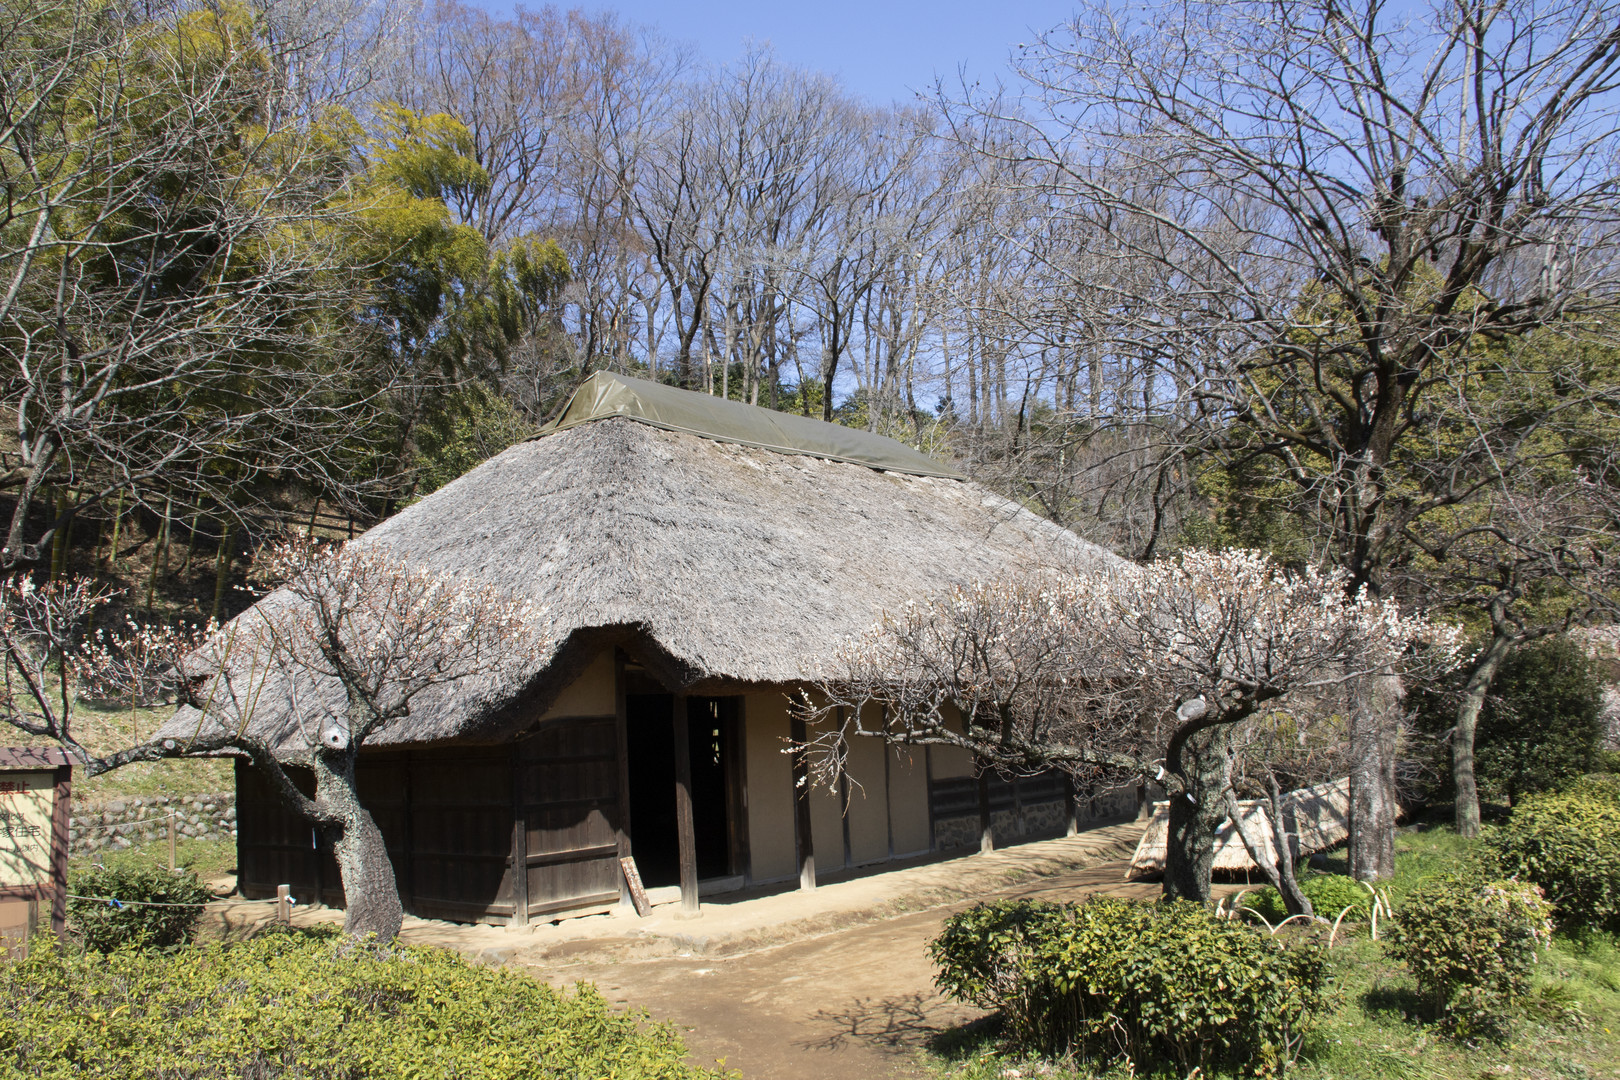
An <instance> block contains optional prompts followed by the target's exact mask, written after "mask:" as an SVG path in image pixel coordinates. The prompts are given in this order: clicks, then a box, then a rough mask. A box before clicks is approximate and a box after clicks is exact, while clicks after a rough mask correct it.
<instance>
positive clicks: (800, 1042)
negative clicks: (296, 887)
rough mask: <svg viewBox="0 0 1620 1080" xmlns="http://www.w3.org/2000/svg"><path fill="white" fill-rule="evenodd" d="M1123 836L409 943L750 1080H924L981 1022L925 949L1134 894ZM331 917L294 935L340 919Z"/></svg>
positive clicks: (306, 915) (418, 934) (447, 931)
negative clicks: (1059, 904) (944, 926)
mask: <svg viewBox="0 0 1620 1080" xmlns="http://www.w3.org/2000/svg"><path fill="white" fill-rule="evenodd" d="M1141 828H1142V827H1141V825H1140V824H1138V823H1134V822H1132V823H1125V824H1119V825H1112V826H1106V827H1103V828H1100V829H1093V830H1089V831H1087V832H1085V833H1082V834H1080V835H1078V836H1074V837H1068V838H1065V839H1059V840H1049V841H1045V842H1042V843H1035V844H1025V845H1021V846H1018V847H1013V848H1008V849H1005V850H1002V851H997V852H993V853H990V854H987V855H974V856H970V857H966V858H960V859H954V860H950V861H945V862H933V863H928V864H925V865H920V866H913V867H909V868H906V869H900V870H893V871H890V872H887V873H881V874H873V875H870V876H867V877H861V878H855V879H853V880H848V881H842V882H838V883H836V884H831V885H823V886H822V887H821V888H819V889H817V890H816V891H815V892H813V893H802V892H799V891H797V890H794V891H783V892H779V893H776V894H774V895H767V896H754V897H746V898H735V899H732V898H727V899H725V900H724V901H723V902H713V903H705V904H704V905H703V911H702V914H701V915H700V916H699V917H697V918H686V919H683V918H682V917H681V916H680V914H679V912H678V910H677V907H676V905H673V904H670V905H664V906H659V907H655V908H654V909H653V911H652V912H651V914H650V915H649V917H647V918H645V919H637V918H636V917H635V916H634V914H632V913H627V912H622V911H621V912H617V913H615V914H612V915H606V916H595V917H589V918H581V919H571V920H567V921H565V922H562V923H559V924H555V925H553V924H545V925H541V926H538V927H530V928H527V929H524V930H513V929H506V928H501V927H488V926H458V925H454V924H450V923H441V922H433V921H429V920H419V919H410V920H407V924H406V927H405V930H404V932H403V933H402V934H401V937H402V939H403V940H405V941H407V942H412V943H422V944H434V945H442V946H446V947H449V948H455V949H458V950H461V951H463V952H466V953H468V954H469V955H472V956H474V957H476V958H478V959H479V960H481V961H483V962H488V963H508V964H516V965H521V966H523V967H525V968H527V969H528V970H530V971H532V972H533V973H534V975H535V976H536V977H537V978H542V979H546V980H547V981H549V982H552V983H554V984H556V985H558V986H569V985H572V984H573V983H575V982H581V981H585V982H593V983H595V984H596V985H597V987H598V988H599V989H600V990H601V991H602V993H603V994H604V996H606V997H607V998H608V999H609V1000H610V1001H615V1002H619V1003H622V1004H625V1005H627V1006H632V1007H635V1008H640V1009H645V1010H646V1011H647V1012H648V1013H650V1014H651V1015H652V1016H654V1017H656V1018H658V1019H662V1020H669V1021H672V1022H674V1023H675V1024H677V1025H679V1026H680V1027H681V1028H683V1029H686V1030H685V1038H686V1042H687V1045H688V1047H689V1048H690V1050H691V1058H692V1060H693V1061H696V1062H702V1063H713V1062H715V1061H717V1060H721V1059H723V1060H724V1061H725V1063H726V1065H727V1067H729V1068H734V1069H738V1070H740V1071H741V1072H742V1075H743V1077H744V1080H823V1078H832V1077H837V1078H840V1080H844V1078H850V1080H856V1078H867V1077H870V1078H874V1080H880V1078H890V1077H915V1076H921V1075H922V1071H921V1068H920V1065H919V1063H918V1060H917V1053H916V1051H917V1050H918V1049H919V1048H920V1047H922V1046H924V1045H926V1044H927V1042H928V1041H929V1040H930V1039H931V1038H932V1037H934V1036H935V1035H936V1034H938V1033H939V1032H942V1031H945V1030H947V1029H949V1028H952V1027H956V1026H958V1025H961V1024H963V1023H966V1022H968V1021H970V1020H972V1019H973V1018H975V1017H976V1016H977V1015H978V1013H976V1012H975V1011H974V1010H972V1009H970V1008H964V1007H963V1006H960V1005H958V1004H955V1003H953V1002H949V1001H946V1000H945V999H944V998H942V997H940V996H939V995H938V994H937V993H936V992H935V990H934V986H933V977H934V970H933V967H932V965H931V964H930V963H929V961H928V954H927V945H928V942H929V941H930V940H931V939H932V938H934V937H935V936H936V935H937V934H938V933H939V928H940V924H941V923H942V922H943V921H944V920H945V918H946V917H947V916H948V915H950V914H951V913H952V912H954V911H959V910H961V909H962V908H964V907H967V906H969V905H970V904H972V903H975V902H977V901H979V900H989V899H994V898H999V897H1022V896H1035V897H1041V898H1043V899H1051V900H1072V899H1078V898H1079V897H1082V896H1084V895H1087V894H1089V893H1094V892H1099V891H1106V892H1109V893H1113V894H1116V895H1140V896H1152V895H1154V894H1156V893H1157V891H1158V886H1157V885H1149V884H1127V883H1126V882H1125V881H1124V880H1123V877H1124V873H1125V867H1126V862H1125V861H1124V860H1125V859H1126V858H1127V857H1128V855H1129V852H1130V850H1131V848H1132V847H1134V845H1135V843H1136V841H1137V839H1138V837H1139V836H1140V835H1141ZM214 910H215V914H216V917H217V918H219V919H221V920H223V921H225V922H227V923H229V924H232V925H238V926H239V925H241V924H243V923H246V922H252V921H259V920H262V919H264V918H265V917H266V916H267V915H268V907H267V906H265V905H245V904H233V903H231V902H226V903H224V904H221V905H216V906H215V909H214ZM339 918H341V913H339V912H332V911H326V910H321V909H317V910H313V911H306V912H301V913H300V914H299V915H298V916H297V921H300V922H302V921H306V920H310V921H314V920H327V919H339Z"/></svg>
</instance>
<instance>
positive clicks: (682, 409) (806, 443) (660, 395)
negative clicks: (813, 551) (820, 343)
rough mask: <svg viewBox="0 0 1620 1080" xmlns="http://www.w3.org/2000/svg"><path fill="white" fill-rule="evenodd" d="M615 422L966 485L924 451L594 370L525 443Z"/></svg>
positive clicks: (806, 418)
mask: <svg viewBox="0 0 1620 1080" xmlns="http://www.w3.org/2000/svg"><path fill="white" fill-rule="evenodd" d="M613 419H621V420H630V421H633V422H635V423H639V424H646V425H648V426H649V427H656V428H661V429H663V430H665V431H673V432H677V433H679V434H683V435H696V436H698V437H699V438H703V439H710V440H713V441H715V442H719V443H730V444H734V445H738V446H747V447H751V448H753V449H756V450H768V451H771V452H772V453H777V454H792V455H799V456H804V457H814V458H823V459H826V460H828V461H839V462H844V463H846V464H850V465H862V466H865V467H866V468H869V469H876V470H878V471H881V472H898V473H906V474H909V475H912V476H925V477H937V478H939V479H943V480H958V481H961V480H966V479H967V477H966V476H964V475H963V474H962V473H961V472H959V471H958V470H956V469H953V468H951V467H950V466H948V465H945V464H944V463H942V462H938V461H935V460H934V459H933V458H931V457H929V456H928V455H927V454H924V453H923V452H922V451H920V450H917V449H916V448H914V447H911V446H907V445H906V444H905V443H903V442H900V441H899V440H898V439H891V438H888V437H887V436H884V435H878V434H877V433H875V432H870V431H862V430H860V429H859V428H849V427H844V426H843V425H842V424H832V423H828V422H827V421H824V420H817V419H815V418H814V417H809V416H798V415H796V414H794V413H784V412H778V411H776V410H774V409H765V408H761V407H760V406H758V405H749V404H748V403H746V402H742V401H732V400H730V399H729V398H717V397H714V396H713V395H710V394H702V393H698V392H696V391H692V390H682V389H680V388H678V387H673V386H665V385H664V384H663V383H657V382H652V381H650V380H647V379H633V378H630V377H628V376H625V375H620V374H617V373H615V372H610V371H598V372H596V373H595V374H594V375H592V376H591V377H590V378H589V379H586V380H585V382H584V383H582V384H580V387H579V389H577V390H575V391H574V396H573V397H572V398H570V399H569V402H568V405H567V406H566V407H565V408H564V409H563V411H562V414H561V415H560V416H558V417H557V419H556V420H554V421H552V422H551V423H550V424H547V425H546V426H545V427H543V428H541V429H540V430H539V431H538V432H537V433H535V434H534V435H531V436H530V437H529V438H528V439H527V440H525V441H528V442H533V441H535V440H539V439H544V438H547V437H549V436H551V435H554V434H556V433H558V432H562V431H568V430H570V429H572V428H576V427H579V426H581V425H583V424H589V423H595V422H597V421H601V420H613Z"/></svg>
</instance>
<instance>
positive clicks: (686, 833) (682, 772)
mask: <svg viewBox="0 0 1620 1080" xmlns="http://www.w3.org/2000/svg"><path fill="white" fill-rule="evenodd" d="M674 720H675V835H676V838H677V839H678V840H679V842H680V854H681V910H682V911H684V912H688V913H695V912H696V911H697V910H698V872H697V838H696V837H695V836H694V835H693V830H692V735H691V730H690V727H691V725H690V724H689V723H688V720H687V716H686V695H685V694H676V695H675V717H674Z"/></svg>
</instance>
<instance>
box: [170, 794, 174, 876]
mask: <svg viewBox="0 0 1620 1080" xmlns="http://www.w3.org/2000/svg"><path fill="white" fill-rule="evenodd" d="M174 868H175V861H174V808H173V807H170V808H169V869H170V870H171V871H172V870H173V869H174Z"/></svg>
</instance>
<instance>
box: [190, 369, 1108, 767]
mask: <svg viewBox="0 0 1620 1080" xmlns="http://www.w3.org/2000/svg"><path fill="white" fill-rule="evenodd" d="M675 393H681V392H679V391H676V392H675ZM691 396H692V397H698V398H702V397H703V396H704V395H696V394H694V395H691ZM743 408H747V407H746V406H743ZM756 411H758V412H764V410H756ZM827 426H831V425H827ZM871 438H877V437H876V436H871ZM894 445H895V446H896V447H899V446H900V444H898V443H896V444H894ZM900 449H902V450H906V452H907V453H911V454H915V451H910V450H908V449H907V448H904V447H900ZM809 453H810V452H809V451H803V450H800V451H796V452H793V453H780V452H775V451H772V450H765V449H760V448H756V447H750V446H746V445H741V444H739V443H735V442H725V441H719V440H718V439H713V438H706V437H701V436H697V435H693V434H686V433H683V432H677V431H672V430H667V429H665V428H661V427H656V426H652V425H651V424H648V423H643V422H640V421H639V420H637V419H634V418H630V417H625V416H613V417H608V418H603V419H598V420H595V421H593V422H589V423H581V424H578V425H577V426H572V427H568V428H566V429H565V430H559V431H555V432H554V433H551V434H545V435H543V436H542V437H540V438H536V439H533V440H531V441H528V442H523V443H519V444H518V445H516V446H513V447H512V448H510V449H509V450H507V451H505V452H504V453H502V454H500V455H498V456H496V457H495V458H492V459H491V460H489V461H487V462H485V463H484V464H483V465H480V466H479V467H478V468H476V469H474V470H473V471H472V472H470V473H468V474H467V475H465V476H463V477H461V478H460V479H458V480H456V481H455V482H453V483H451V484H449V485H447V486H445V487H444V488H442V489H440V490H439V491H437V492H434V493H433V494H432V495H430V496H428V497H427V498H425V499H423V500H422V501H421V502H419V503H416V504H415V505H413V506H411V507H409V508H407V509H405V510H403V511H401V512H400V513H399V514H397V515H395V516H394V517H392V518H390V519H389V520H388V521H385V522H383V523H382V524H381V525H378V526H377V527H376V528H374V529H372V530H370V531H369V532H367V533H366V534H365V536H364V537H363V538H362V540H361V541H360V542H362V543H366V544H377V545H382V546H385V547H387V548H389V549H390V550H392V551H394V552H396V553H398V554H399V555H400V556H401V557H402V558H404V559H406V560H408V561H409V562H410V563H412V564H415V565H417V566H421V567H425V568H429V569H432V570H436V571H442V572H446V573H449V574H452V575H455V576H458V577H462V578H466V579H468V580H472V581H477V582H483V583H489V584H493V585H495V586H498V587H499V588H500V589H502V590H504V591H505V592H507V593H509V594H511V595H514V596H517V597H522V598H526V599H528V600H531V601H533V602H534V603H535V604H537V605H539V606H541V607H542V608H543V609H544V610H545V611H546V612H547V613H548V614H549V616H550V617H551V619H552V620H553V625H554V630H555V636H556V640H557V641H558V643H559V644H558V648H557V649H556V651H555V652H553V653H552V654H550V655H544V656H540V655H537V656H534V657H533V658H532V659H530V660H529V661H527V662H525V663H523V664H521V665H519V666H518V667H517V668H516V669H514V670H512V671H510V672H508V673H506V674H505V675H503V676H502V677H501V678H499V679H489V680H485V681H483V682H482V683H480V684H478V685H471V684H467V683H464V684H458V686H457V687H456V688H455V689H454V690H453V691H451V690H446V691H444V692H437V691H436V692H434V693H433V694H431V695H425V696H424V697H422V698H419V699H417V702H416V704H415V706H414V708H413V712H412V715H411V716H410V717H409V718H408V720H406V721H405V722H402V723H400V724H397V725H395V726H394V728H393V729H392V730H390V731H389V732H388V733H387V734H386V736H385V737H384V738H383V739H380V740H373V741H378V742H393V743H414V742H427V741H433V740H442V739H450V738H458V737H459V738H498V737H501V736H503V735H504V734H505V733H508V732H510V731H511V730H512V729H513V727H514V726H515V725H519V724H521V723H523V722H525V718H526V717H527V718H532V717H533V716H536V715H538V712H537V711H536V710H537V709H540V708H544V707H546V706H547V705H549V703H550V700H552V699H554V698H555V696H556V694H557V693H558V692H559V691H560V690H561V688H562V687H563V686H564V685H566V683H567V682H568V681H570V680H571V679H572V678H574V677H575V676H576V675H577V674H578V672H579V671H580V670H581V669H582V668H583V666H584V665H585V663H586V662H588V660H589V658H590V656H591V655H594V654H595V653H596V652H597V651H598V650H599V649H600V648H602V647H603V646H604V645H606V644H609V643H618V644H623V645H624V646H625V647H626V648H627V649H628V650H629V651H630V652H631V653H632V655H634V656H635V657H636V658H637V659H638V660H640V661H641V662H643V663H645V664H647V665H648V666H649V667H650V668H651V669H652V670H653V671H654V672H655V673H657V674H658V675H659V676H661V677H662V678H663V679H664V680H665V681H666V682H667V683H669V684H672V685H677V686H685V687H693V688H696V689H704V688H715V689H719V688H720V687H722V686H729V687H733V688H734V687H736V686H737V684H752V685H780V684H792V683H795V682H801V681H804V680H806V679H809V678H812V677H814V676H815V675H816V673H817V671H818V666H819V665H821V664H823V663H825V662H828V661H830V660H832V659H833V657H834V656H835V654H836V652H837V650H838V648H839V646H840V645H841V644H842V643H843V642H844V641H845V640H846V639H847V638H848V637H849V636H850V635H853V634H856V633H859V632H861V631H864V630H866V629H867V628H869V627H870V626H872V625H873V623H874V622H876V621H877V619H878V618H879V617H880V615H881V614H882V613H883V612H884V611H885V610H889V611H897V610H898V609H899V608H900V607H901V606H902V605H904V604H905V603H906V602H907V601H921V600H926V599H928V598H931V597H933V596H935V595H938V594H939V593H941V592H942V591H944V590H946V589H947V588H949V587H950V586H951V585H953V584H956V583H965V582H968V581H972V580H978V579H986V578H996V577H1003V576H1006V575H1008V574H1011V573H1015V572H1018V571H1026V570H1032V569H1037V568H1040V567H1056V566H1063V567H1070V568H1075V567H1079V568H1091V567H1095V568H1099V569H1101V568H1105V567H1107V566H1110V565H1113V564H1116V563H1117V557H1116V556H1113V555H1111V554H1109V553H1108V552H1106V551H1104V550H1103V549H1101V548H1099V547H1097V546H1095V545H1092V544H1089V543H1087V542H1085V541H1083V540H1081V539H1079V538H1078V537H1076V536H1075V535H1074V534H1072V533H1070V532H1067V531H1066V530H1063V529H1061V528H1059V527H1057V526H1055V525H1053V524H1051V523H1050V522H1048V521H1046V520H1044V519H1042V518H1040V517H1038V516H1036V515H1035V514H1032V513H1030V512H1029V511H1027V510H1025V509H1023V508H1022V507H1020V506H1018V505H1017V504H1016V503H1013V502H1010V501H1008V500H1007V499H1004V498H1002V497H1000V496H998V495H995V494H993V493H992V492H990V491H988V490H987V489H985V488H983V487H980V486H978V485H976V484H973V483H970V482H967V481H964V480H955V479H945V478H942V477H932V476H918V475H911V474H908V473H902V472H897V471H884V470H879V469H875V468H871V467H867V466H864V465H859V464H853V463H850V462H844V461H835V460H828V459H826V458H822V457H816V456H809ZM300 696H301V697H303V698H304V699H305V701H306V702H307V701H308V700H309V698H308V695H306V694H301V695H300ZM328 696H330V697H331V698H332V701H333V705H334V707H335V706H336V705H337V704H338V701H339V695H337V694H336V688H335V687H333V688H331V693H330V694H329V695H328ZM277 697H278V695H276V694H274V693H268V692H267V693H266V694H264V695H263V696H262V697H261V699H260V703H259V709H258V715H257V716H256V717H255V721H254V727H255V729H256V730H257V731H259V732H260V733H261V735H262V736H263V737H266V738H269V737H271V736H272V734H273V733H275V732H285V731H289V730H290V722H291V719H292V718H291V717H290V716H287V715H285V712H286V703H285V700H280V701H278V700H277ZM284 697H285V695H282V698H283V699H284ZM188 721H190V722H189V723H188ZM194 723H195V719H194V718H190V717H187V716H184V715H181V716H177V717H176V718H175V720H174V721H172V722H171V725H170V727H171V732H178V733H184V732H187V731H189V730H192V728H193V727H194ZM289 749H291V747H290V746H289Z"/></svg>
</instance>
